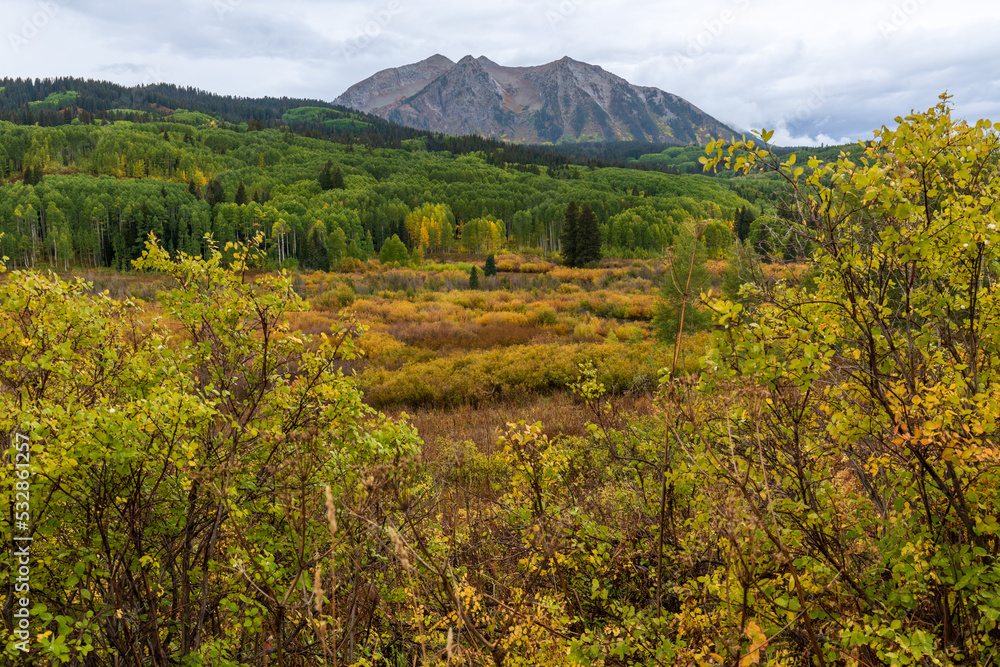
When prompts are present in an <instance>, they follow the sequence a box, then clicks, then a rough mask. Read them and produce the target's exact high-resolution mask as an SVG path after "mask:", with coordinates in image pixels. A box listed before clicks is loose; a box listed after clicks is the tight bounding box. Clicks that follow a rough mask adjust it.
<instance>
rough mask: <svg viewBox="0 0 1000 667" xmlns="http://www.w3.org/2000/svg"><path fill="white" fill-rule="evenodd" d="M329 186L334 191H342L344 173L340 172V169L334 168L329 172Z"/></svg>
mask: <svg viewBox="0 0 1000 667" xmlns="http://www.w3.org/2000/svg"><path fill="white" fill-rule="evenodd" d="M330 184H331V187H332V188H333V189H335V190H343V189H344V187H345V186H344V173H343V172H342V171H340V167H334V168H333V171H332V172H330Z"/></svg>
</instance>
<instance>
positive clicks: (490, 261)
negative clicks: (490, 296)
mask: <svg viewBox="0 0 1000 667" xmlns="http://www.w3.org/2000/svg"><path fill="white" fill-rule="evenodd" d="M496 274H497V260H496V257H494V256H493V253H490V254H489V255H488V256H487V257H486V266H484V267H483V275H484V276H486V277H487V278H489V277H490V276H495V275H496Z"/></svg>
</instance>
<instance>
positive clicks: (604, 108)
mask: <svg viewBox="0 0 1000 667" xmlns="http://www.w3.org/2000/svg"><path fill="white" fill-rule="evenodd" d="M334 102H335V103H336V104H343V105H345V106H349V107H353V108H356V109H360V110H362V111H367V112H370V113H375V114H377V115H380V116H382V117H384V118H387V119H389V120H392V121H395V122H398V123H401V124H403V125H409V126H411V127H416V128H420V129H425V130H429V131H433V132H443V133H446V134H455V135H461V134H480V135H484V136H489V137H494V138H499V139H503V140H508V141H514V142H518V143H545V142H553V143H556V142H567V141H569V142H575V141H656V142H664V143H677V144H688V143H700V142H703V141H706V140H707V139H708V138H709V137H711V136H727V135H730V134H733V131H732V130H731V129H730V128H728V127H726V126H725V125H723V124H722V123H720V122H719V121H717V120H715V119H714V118H712V117H711V116H709V115H708V114H706V113H705V112H703V111H701V110H700V109H698V108H697V107H695V106H694V105H692V104H690V103H689V102H687V101H685V100H683V99H681V98H680V97H678V96H676V95H672V94H670V93H667V92H665V91H662V90H659V89H657V88H650V87H641V86H634V85H632V84H630V83H629V82H628V81H626V80H625V79H623V78H621V77H619V76H617V75H615V74H612V73H611V72H607V71H605V70H604V69H602V68H601V67H598V66H596V65H591V64H588V63H585V62H581V61H579V60H574V59H573V58H571V57H569V56H563V57H562V58H560V59H559V60H556V61H554V62H551V63H547V64H545V65H537V66H533V67H504V66H502V65H498V64H497V63H495V62H493V61H492V60H490V59H489V58H487V57H486V56H479V57H478V58H476V57H473V56H472V55H467V56H464V57H463V58H462V59H460V60H459V61H458V62H457V63H456V62H452V61H451V60H449V59H448V58H446V57H445V56H442V55H440V54H435V55H433V56H431V57H430V58H427V59H425V60H422V61H420V62H418V63H414V64H412V65H404V66H403V67H397V68H390V69H387V70H382V71H381V72H377V73H376V74H374V75H372V76H371V77H369V78H368V79H365V80H364V81H362V82H360V83H357V84H355V85H353V86H351V87H350V88H349V89H348V90H347V91H346V92H345V93H344V94H343V95H341V96H340V97H338V98H337V99H336V100H334Z"/></svg>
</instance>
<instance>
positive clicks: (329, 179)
mask: <svg viewBox="0 0 1000 667" xmlns="http://www.w3.org/2000/svg"><path fill="white" fill-rule="evenodd" d="M332 168H333V163H332V162H330V161H329V160H327V161H326V164H325V165H323V168H322V169H321V170H320V172H319V178H318V179H317V180H318V181H319V187H321V188H322V189H324V190H332V189H333V174H332V172H331V169H332Z"/></svg>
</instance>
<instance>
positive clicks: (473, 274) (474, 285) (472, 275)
mask: <svg viewBox="0 0 1000 667" xmlns="http://www.w3.org/2000/svg"><path fill="white" fill-rule="evenodd" d="M469 289H479V267H476V266H474V267H472V271H470V272H469Z"/></svg>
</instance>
